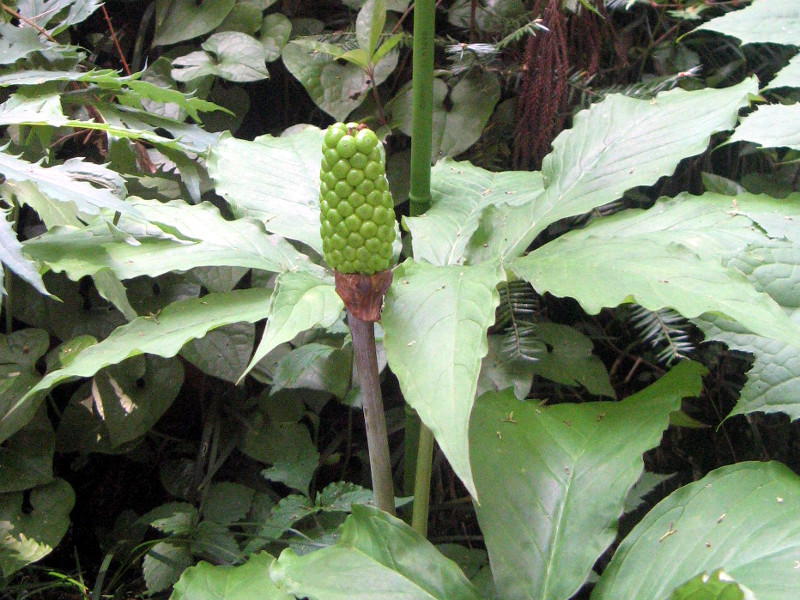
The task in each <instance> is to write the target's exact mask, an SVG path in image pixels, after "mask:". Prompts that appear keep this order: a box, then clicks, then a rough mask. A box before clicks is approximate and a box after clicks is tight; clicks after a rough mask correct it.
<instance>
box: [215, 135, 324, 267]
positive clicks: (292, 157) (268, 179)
mask: <svg viewBox="0 0 800 600" xmlns="http://www.w3.org/2000/svg"><path fill="white" fill-rule="evenodd" d="M322 137H323V135H322V132H321V131H320V130H319V129H317V128H316V127H306V128H305V129H303V130H302V131H300V132H297V133H294V134H293V135H284V136H281V137H272V136H270V135H267V136H261V137H258V138H256V139H255V140H254V141H252V142H250V141H246V140H237V139H236V138H234V137H232V136H230V135H228V134H223V135H222V137H221V138H220V140H219V143H217V144H216V145H215V146H214V147H213V148H212V150H211V154H210V157H209V159H208V172H209V175H210V176H211V178H212V179H213V180H214V182H215V184H216V186H217V188H216V191H217V193H219V194H220V195H221V196H222V197H223V198H225V200H226V201H227V202H228V203H229V204H230V205H231V208H232V210H233V212H234V214H235V215H236V216H237V217H253V218H256V219H259V220H261V221H263V222H264V227H265V228H266V229H267V231H270V232H272V233H277V234H279V235H282V236H283V237H286V238H289V239H293V240H298V241H300V242H303V243H304V244H306V245H308V246H310V247H311V248H313V249H314V250H316V251H317V253H319V254H320V255H322V238H321V237H320V233H319V165H320V161H321V160H322V150H321V147H322Z"/></svg>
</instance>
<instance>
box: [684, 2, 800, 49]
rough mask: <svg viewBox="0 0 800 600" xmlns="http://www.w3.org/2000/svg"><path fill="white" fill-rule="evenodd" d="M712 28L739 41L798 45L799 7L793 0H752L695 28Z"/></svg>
mask: <svg viewBox="0 0 800 600" xmlns="http://www.w3.org/2000/svg"><path fill="white" fill-rule="evenodd" d="M698 30H706V31H716V32H718V33H722V34H724V35H729V36H731V37H735V38H739V39H740V40H741V42H742V43H743V44H787V45H790V46H797V45H800V6H798V4H797V2H794V0H755V2H753V3H752V4H751V5H750V6H747V7H745V8H743V9H742V10H735V11H731V12H729V13H727V14H725V15H723V16H721V17H717V18H716V19H711V20H710V21H708V22H706V23H703V24H702V25H700V27H698V28H697V29H696V30H695V31H698Z"/></svg>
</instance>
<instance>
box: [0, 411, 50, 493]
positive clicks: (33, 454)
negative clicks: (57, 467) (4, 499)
mask: <svg viewBox="0 0 800 600" xmlns="http://www.w3.org/2000/svg"><path fill="white" fill-rule="evenodd" d="M54 452H55V436H54V435H53V425H52V424H51V423H50V420H49V419H48V418H47V413H46V412H45V411H44V410H39V411H38V412H37V413H36V415H35V416H34V418H33V419H32V420H31V421H30V422H29V423H28V424H27V425H26V426H25V427H23V428H22V429H21V430H19V431H18V432H17V433H15V434H14V435H13V436H11V438H10V439H9V440H8V441H6V442H5V443H4V444H3V445H2V446H0V493H7V492H21V491H22V490H26V489H28V488H32V487H36V486H38V485H44V484H46V483H49V482H51V481H52V480H53V453H54Z"/></svg>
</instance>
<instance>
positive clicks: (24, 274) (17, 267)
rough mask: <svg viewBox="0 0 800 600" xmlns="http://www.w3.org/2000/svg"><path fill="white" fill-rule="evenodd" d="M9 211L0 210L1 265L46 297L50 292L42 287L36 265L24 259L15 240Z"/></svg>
mask: <svg viewBox="0 0 800 600" xmlns="http://www.w3.org/2000/svg"><path fill="white" fill-rule="evenodd" d="M10 212H11V211H10V209H9V210H3V209H0V251H2V257H3V259H2V264H3V265H5V266H7V267H8V268H9V269H10V270H11V272H12V273H15V274H16V275H17V276H19V277H21V278H22V279H24V280H25V281H27V282H28V283H30V284H31V285H32V286H33V287H34V288H36V290H37V291H39V292H40V293H42V294H45V295H47V296H49V295H50V292H48V291H47V289H46V288H45V287H44V281H42V276H41V275H39V271H38V270H37V268H36V265H35V264H34V263H33V262H31V261H30V260H28V259H27V258H25V255H24V254H23V253H22V244H21V243H20V242H19V241H18V240H17V233H16V231H14V228H13V227H12V225H11V223H10V222H9V221H8V215H9V213H10Z"/></svg>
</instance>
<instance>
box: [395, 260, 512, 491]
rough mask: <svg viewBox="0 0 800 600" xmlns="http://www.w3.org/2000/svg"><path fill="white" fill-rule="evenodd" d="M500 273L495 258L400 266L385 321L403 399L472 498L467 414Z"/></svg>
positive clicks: (500, 279) (408, 262)
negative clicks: (468, 264)
mask: <svg viewBox="0 0 800 600" xmlns="http://www.w3.org/2000/svg"><path fill="white" fill-rule="evenodd" d="M503 278H504V274H503V271H502V269H501V268H500V266H499V265H498V264H496V263H487V264H484V265H478V266H475V267H456V266H450V267H434V266H431V265H428V264H426V263H416V262H414V261H413V260H408V261H406V262H405V263H403V264H402V265H400V266H399V267H398V268H397V269H396V270H395V273H394V282H393V284H392V287H391V288H390V290H389V293H388V294H387V296H386V305H385V307H384V310H383V318H382V321H381V324H382V326H383V329H384V332H385V333H384V340H383V343H384V347H385V348H386V358H387V360H388V362H389V366H390V367H391V368H392V371H393V372H394V373H395V375H397V378H398V379H399V380H400V387H401V388H402V390H403V395H404V396H405V399H406V401H407V402H408V403H409V404H410V405H411V406H412V407H413V408H414V409H415V410H416V411H417V412H418V413H419V415H420V418H421V419H422V421H423V422H424V423H425V425H427V426H428V427H429V428H430V429H431V431H433V433H434V436H435V437H436V441H437V442H438V443H439V446H440V447H441V449H442V451H443V452H444V453H445V456H447V459H448V460H449V461H450V464H451V465H452V467H453V469H454V470H455V472H456V473H457V474H458V476H459V477H460V478H461V480H462V481H463V482H464V485H465V486H466V487H467V489H468V490H469V492H470V493H471V494H473V496H474V495H475V493H476V492H475V486H474V484H473V482H472V473H471V468H470V459H469V440H468V430H469V415H470V412H471V411H472V403H473V401H474V398H475V390H476V388H477V382H478V373H479V372H480V367H481V359H482V358H483V357H484V356H485V355H486V353H487V351H488V343H487V341H486V330H487V328H488V327H489V326H490V325H491V324H492V323H493V322H494V311H495V308H496V307H497V306H498V304H499V303H500V297H499V294H498V293H497V290H496V289H495V286H496V285H497V284H498V283H499V282H500V281H502V280H503Z"/></svg>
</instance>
